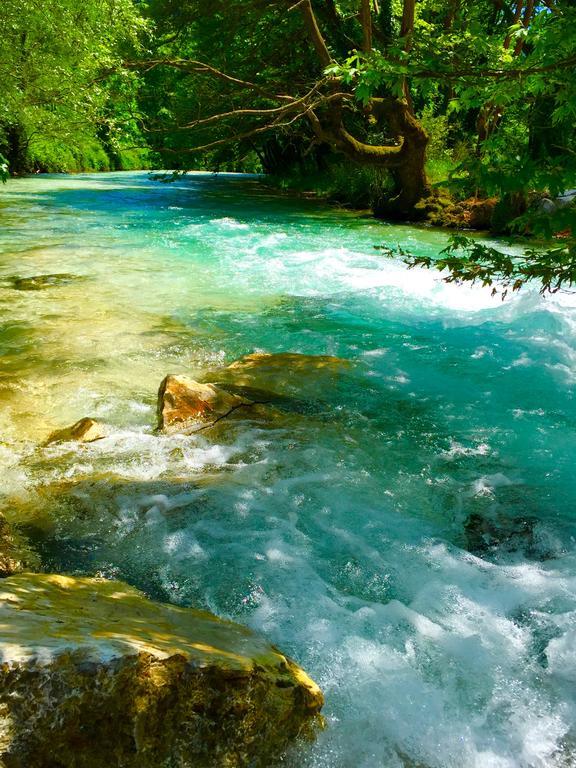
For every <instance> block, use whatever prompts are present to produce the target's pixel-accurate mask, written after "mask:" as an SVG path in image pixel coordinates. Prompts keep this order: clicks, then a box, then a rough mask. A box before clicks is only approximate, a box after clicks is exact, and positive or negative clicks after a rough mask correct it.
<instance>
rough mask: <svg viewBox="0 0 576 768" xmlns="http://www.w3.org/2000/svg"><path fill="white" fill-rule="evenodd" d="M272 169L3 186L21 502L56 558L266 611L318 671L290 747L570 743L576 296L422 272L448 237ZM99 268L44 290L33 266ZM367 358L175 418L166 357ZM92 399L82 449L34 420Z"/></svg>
mask: <svg viewBox="0 0 576 768" xmlns="http://www.w3.org/2000/svg"><path fill="white" fill-rule="evenodd" d="M445 240H446V237H445V235H444V234H442V233H438V232H434V231H431V230H426V229H417V228H410V227H398V226H388V225H385V224H382V223H376V222H374V221H371V220H369V219H362V218H359V217H357V216H355V215H352V214H346V213H343V212H341V211H335V210H333V209H330V208H328V207H326V206H323V205H321V204H319V203H316V202H313V201H302V200H300V201H298V200H293V199H289V198H281V197H279V196H277V195H275V194H274V193H271V192H269V191H268V190H266V188H265V187H263V186H262V185H261V183H260V182H259V181H258V180H257V179H254V178H241V177H233V176H221V177H218V178H214V177H212V176H208V175H206V176H203V175H194V176H192V177H190V178H188V179H186V180H180V181H178V182H176V183H174V184H171V185H166V184H163V183H161V182H159V181H157V180H151V179H150V178H149V177H148V175H147V174H142V173H140V174H138V173H130V174H106V175H101V176H90V175H86V176H76V177H66V176H55V177H38V178H32V179H22V180H15V181H11V182H9V184H8V185H7V186H6V187H5V188H3V189H2V190H1V191H0V254H1V256H0V310H1V313H2V314H1V318H0V354H1V357H0V430H1V432H0V439H1V443H0V472H1V478H2V480H1V486H0V491H1V498H2V500H3V507H4V511H5V514H7V515H8V516H9V517H11V519H13V520H19V521H20V522H22V523H23V524H24V527H25V530H26V531H27V533H28V534H29V535H30V536H31V537H32V538H33V540H34V541H35V543H36V545H37V546H38V547H39V548H40V551H41V553H42V555H43V558H44V562H45V565H46V567H47V568H53V569H58V570H64V571H68V572H72V573H88V574H94V573H100V574H103V575H106V576H110V577H118V578H122V579H124V580H126V581H128V582H130V583H132V584H134V585H136V586H138V587H140V588H142V589H144V590H145V591H146V592H147V593H148V594H149V595H151V596H153V597H155V598H157V599H162V600H167V601H171V602H174V603H178V604H182V605H194V606H201V607H205V608H208V609H210V610H212V611H214V612H215V613H217V614H219V615H220V616H226V617H230V618H232V619H236V620H238V621H241V622H244V623H245V624H248V625H250V626H251V627H253V628H255V629H256V630H258V631H260V632H262V633H263V634H264V635H266V636H267V637H268V638H269V639H270V640H272V641H273V642H274V643H277V644H278V645H280V646H281V647H282V649H283V650H285V651H286V652H287V653H289V654H291V655H292V656H293V657H294V658H295V659H297V660H298V662H300V663H301V664H302V665H303V666H304V667H305V668H306V669H307V670H308V671H309V672H310V674H311V675H312V676H313V677H314V678H315V679H316V680H317V681H318V682H319V683H320V685H321V686H322V688H323V689H324V692H325V694H326V708H325V714H326V717H327V728H326V730H325V731H324V732H323V733H321V734H320V735H319V737H318V740H317V742H316V744H314V745H303V746H301V747H298V749H297V750H296V752H295V753H293V754H291V755H289V756H288V757H287V758H286V764H288V765H290V766H294V767H295V768H304V767H306V768H312V767H313V768H321V767H323V768H324V767H325V768H352V766H354V767H355V768H372V767H373V766H386V767H388V766H389V767H390V768H396V767H398V766H428V767H430V768H433V767H434V768H448V767H454V768H462V767H463V766H466V767H468V766H469V767H470V768H513V767H516V766H525V767H528V766H534V767H540V766H574V765H576V758H575V754H576V752H575V750H576V746H575V736H576V729H575V728H574V723H575V722H576V695H575V692H576V641H575V628H576V598H575V588H576V568H575V566H576V558H575V549H576V547H575V538H574V536H575V532H576V531H575V522H574V521H575V509H574V503H575V501H576V472H575V469H574V467H575V464H576V441H575V428H576V414H575V411H574V385H575V380H576V368H575V364H576V346H575V343H576V301H575V300H574V298H573V297H571V296H569V295H566V294H564V295H559V296H556V297H554V298H548V299H546V300H543V299H541V298H540V297H539V296H538V294H537V292H536V291H531V290H526V291H524V292H523V293H522V294H521V295H519V296H515V297H514V298H513V299H511V300H508V301H506V302H502V301H500V300H499V299H498V298H492V297H491V296H490V293H489V292H488V291H484V290H481V289H469V288H458V287H455V286H447V285H445V284H444V283H442V282H441V281H440V280H439V279H438V276H437V275H435V274H432V273H428V272H424V271H418V270H413V271H409V270H407V269H406V268H405V267H404V266H403V265H402V264H399V263H396V262H394V261H391V260H388V259H386V258H385V257H384V256H383V255H382V253H381V252H378V251H377V250H375V249H374V247H373V246H374V245H375V244H388V245H391V246H394V245H396V244H397V243H400V244H401V245H402V246H403V247H404V248H406V249H408V250H411V251H412V252H414V253H422V254H430V253H433V254H434V253H438V251H439V250H440V248H441V247H443V244H444V243H445ZM48 273H70V274H72V275H75V276H78V277H81V278H82V279H81V280H75V281H72V282H68V283H65V284H63V285H58V286H53V287H51V288H47V289H46V290H41V291H21V290H16V289H15V287H14V283H13V278H14V277H16V276H19V277H30V276H35V275H40V274H48ZM253 351H264V352H286V351H290V352H301V353H306V354H314V355H317V354H322V355H335V356H339V357H343V358H346V359H349V360H352V361H354V362H355V365H354V366H353V367H352V368H350V369H349V370H344V371H343V372H342V374H341V375H339V376H336V377H334V378H332V379H329V380H326V378H322V377H321V376H320V378H319V379H318V380H317V381H316V380H315V374H314V373H313V372H312V373H311V374H310V375H308V376H307V377H306V381H305V382H303V394H302V397H303V398H304V400H305V401H306V402H307V403H308V404H309V407H304V408H302V411H301V412H300V413H297V412H294V413H291V414H285V417H284V419H281V420H280V421H278V422H274V421H273V422H272V423H270V424H266V423H263V422H262V421H259V422H250V421H244V422H235V423H230V424H229V425H227V427H226V428H225V429H219V430H218V431H214V433H213V434H211V433H210V432H204V433H202V435H197V436H195V437H186V438H184V437H159V436H156V435H154V434H153V429H154V426H155V397H156V391H157V388H158V385H159V383H160V381H161V379H162V378H163V377H164V375H165V374H166V373H169V372H181V373H187V374H190V375H192V376H199V375H201V374H203V373H205V372H206V371H208V370H210V369H211V368H215V367H219V366H221V365H223V364H226V363H228V362H231V361H233V360H235V359H236V358H238V357H239V356H241V355H243V354H247V353H250V352H253ZM83 416H93V417H96V418H98V419H100V420H102V421H104V422H106V423H107V424H109V425H111V427H112V434H111V436H110V437H108V438H106V439H104V440H102V441H99V442H97V443H94V444H91V445H87V446H74V445H71V444H67V445H64V446H57V445H53V446H50V447H47V448H43V447H41V446H42V443H43V441H44V440H45V438H46V436H47V435H48V434H49V433H50V431H51V430H53V429H55V428H59V427H63V426H66V425H68V424H71V423H73V422H74V421H76V420H77V419H79V418H81V417H83Z"/></svg>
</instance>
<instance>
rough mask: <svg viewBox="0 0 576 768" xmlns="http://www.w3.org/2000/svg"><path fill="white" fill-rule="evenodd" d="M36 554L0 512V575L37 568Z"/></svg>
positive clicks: (9, 574)
mask: <svg viewBox="0 0 576 768" xmlns="http://www.w3.org/2000/svg"><path fill="white" fill-rule="evenodd" d="M39 565H40V563H39V560H38V556H37V555H36V553H35V552H34V551H33V550H32V549H31V548H30V546H29V545H28V542H27V541H26V539H25V538H24V537H23V536H22V535H21V534H20V533H18V532H17V531H15V530H14V528H13V527H12V526H11V525H10V523H9V522H8V521H7V520H6V518H5V517H4V515H2V514H0V577H2V578H4V577H5V576H11V575H12V574H14V573H19V572H20V571H24V570H26V569H32V568H38V567H39Z"/></svg>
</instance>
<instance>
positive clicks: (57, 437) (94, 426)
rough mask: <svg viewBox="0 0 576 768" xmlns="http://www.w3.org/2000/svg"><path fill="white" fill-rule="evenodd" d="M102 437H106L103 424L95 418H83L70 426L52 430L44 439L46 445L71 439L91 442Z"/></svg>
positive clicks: (78, 441)
mask: <svg viewBox="0 0 576 768" xmlns="http://www.w3.org/2000/svg"><path fill="white" fill-rule="evenodd" d="M103 437H106V430H105V428H104V427H103V425H102V424H100V423H99V422H98V421H96V419H90V418H85V419H80V421H77V422H76V423H75V424H72V426H71V427H66V428H65V429H59V430H57V431H56V432H53V433H52V434H51V435H50V437H49V438H48V440H47V441H46V445H49V444H50V443H67V442H72V441H73V442H76V443H93V442H94V441H96V440H101V439H102V438H103Z"/></svg>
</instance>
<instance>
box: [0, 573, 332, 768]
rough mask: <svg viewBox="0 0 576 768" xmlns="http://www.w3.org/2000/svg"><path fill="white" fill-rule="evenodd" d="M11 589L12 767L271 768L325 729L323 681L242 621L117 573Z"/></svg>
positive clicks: (0, 744)
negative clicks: (144, 590) (174, 599)
mask: <svg viewBox="0 0 576 768" xmlns="http://www.w3.org/2000/svg"><path fill="white" fill-rule="evenodd" d="M0 586H1V589H0V610H1V611H2V615H3V621H2V631H1V633H0V653H1V654H2V661H3V663H2V666H1V667H0V713H1V716H0V765H2V766H5V767H6V768H54V766H58V768H79V767H80V766H82V768H104V767H105V768H116V767H118V768H239V767H240V766H242V767H243V766H246V767H247V766H251V767H253V768H264V767H265V766H266V767H268V766H272V765H274V764H275V761H276V760H277V759H278V757H279V756H280V755H281V754H282V752H283V751H284V750H285V749H286V747H287V746H288V744H289V742H290V741H291V740H292V739H294V738H296V737H298V736H300V737H302V736H304V737H311V736H313V733H314V727H315V726H317V725H319V724H320V720H319V711H320V708H321V707H322V704H323V697H322V693H321V692H320V689H319V688H318V686H317V685H316V684H315V683H314V682H313V681H312V680H311V679H310V678H309V677H308V676H307V675H306V673H305V672H304V671H303V670H302V669H300V668H299V667H298V666H297V665H296V664H295V663H294V662H293V661H291V660H290V659H288V658H287V657H286V656H284V655H283V654H282V653H281V652H280V651H278V650H277V649H276V648H274V647H273V646H271V645H269V644H268V643H267V642H266V641H265V640H263V639H262V638H260V637H258V636H257V635H255V634H253V633H252V632H251V631H249V630H248V629H246V628H244V627H242V626H240V625H238V624H234V623H232V622H227V621H222V620H220V619H217V618H216V617H215V616H212V615H211V614H208V613H205V612H201V611H196V610H192V609H186V608H179V607H175V606H171V605H161V604H158V603H154V602H152V601H150V600H148V599H147V598H146V597H145V596H144V595H142V594H141V593H140V592H138V591H137V590H135V589H133V588H131V587H129V586H127V585H125V584H123V583H121V582H116V581H106V580H99V579H89V578H72V577H67V576H56V575H48V574H42V575H39V574H21V575H19V576H13V577H10V578H8V579H5V580H4V581H3V582H2V583H1V585H0Z"/></svg>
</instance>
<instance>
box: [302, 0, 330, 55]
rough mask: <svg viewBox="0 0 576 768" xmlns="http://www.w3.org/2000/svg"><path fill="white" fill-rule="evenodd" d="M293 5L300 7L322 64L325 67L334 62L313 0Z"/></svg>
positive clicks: (305, 0)
mask: <svg viewBox="0 0 576 768" xmlns="http://www.w3.org/2000/svg"><path fill="white" fill-rule="evenodd" d="M293 7H294V8H295V7H298V8H299V10H300V12H301V14H302V16H303V18H304V24H305V26H306V29H307V31H308V36H309V37H310V40H311V42H312V45H313V46H314V49H315V50H316V55H317V56H318V58H319V60H320V64H321V65H322V67H323V68H324V69H325V68H326V67H328V66H330V64H332V61H333V59H332V56H331V54H330V51H329V50H328V46H327V45H326V40H324V36H323V34H322V32H321V31H320V27H319V26H318V21H317V19H316V14H315V13H314V9H313V8H312V3H311V0H304V1H303V2H299V3H298V4H297V6H293Z"/></svg>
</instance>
